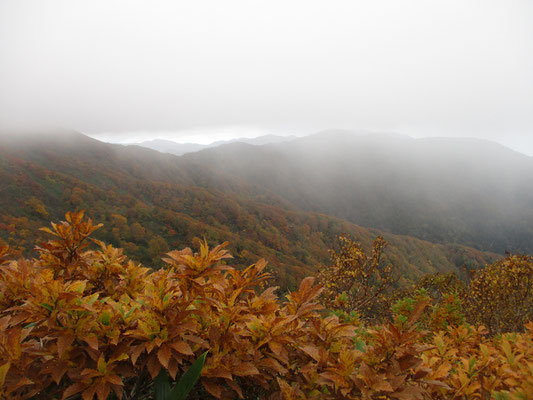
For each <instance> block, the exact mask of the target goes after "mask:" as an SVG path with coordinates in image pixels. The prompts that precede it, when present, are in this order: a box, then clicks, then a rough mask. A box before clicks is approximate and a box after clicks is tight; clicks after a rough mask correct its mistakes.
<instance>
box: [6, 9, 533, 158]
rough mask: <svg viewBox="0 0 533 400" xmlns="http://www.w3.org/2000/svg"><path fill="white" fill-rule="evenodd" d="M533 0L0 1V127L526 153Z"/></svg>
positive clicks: (121, 138) (532, 117) (129, 138)
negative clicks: (425, 142)
mask: <svg viewBox="0 0 533 400" xmlns="http://www.w3.org/2000/svg"><path fill="white" fill-rule="evenodd" d="M531 20H533V5H532V3H531V2H529V1H526V0H522V1H520V0H511V1H470V2H464V1H458V0H453V1H432V2H427V1H407V2H397V1H392V0H387V1H385V0H383V1H374V2H353V1H335V2H333V3H332V2H322V1H291V2H286V1H284V2H281V1H269V2H259V1H227V2H217V1H208V0H202V1H195V2H192V3H191V2H173V1H153V2H150V3H149V4H148V3H146V2H144V1H127V2H124V1H109V0H106V1H99V0H96V1H91V2H72V1H58V0H51V1H46V2H42V1H26V0H4V1H2V2H1V3H0V59H1V62H0V87H1V88H2V89H1V90H0V110H1V111H0V127H2V128H3V130H4V131H5V130H9V129H14V128H26V129H38V128H41V129H42V128H44V129H46V130H48V131H51V130H53V129H55V128H62V129H73V130H77V131H81V132H84V133H86V134H89V135H92V136H94V137H97V138H99V139H102V140H106V141H114V142H130V143H131V142H135V141H138V140H141V139H142V140H148V139H150V138H157V137H159V138H163V137H166V138H171V139H173V140H177V141H182V142H184V141H195V142H199V143H207V142H209V141H215V140H220V139H230V138H234V137H240V136H247V137H254V136H260V135H263V134H279V135H297V136H302V135H308V134H311V133H314V132H317V131H320V130H323V129H329V128H339V129H356V130H358V129H362V130H373V131H387V132H399V133H403V134H408V135H410V136H413V137H427V136H453V137H477V138H485V139H490V140H494V141H497V142H499V143H502V144H505V145H506V146H509V147H512V148H513V149H515V150H518V151H520V152H523V153H526V154H530V155H531V154H533V113H531V110H532V109H533V97H532V96H531V93H533V25H532V24H531Z"/></svg>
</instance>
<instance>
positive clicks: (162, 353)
mask: <svg viewBox="0 0 533 400" xmlns="http://www.w3.org/2000/svg"><path fill="white" fill-rule="evenodd" d="M171 355H172V351H171V350H170V347H169V346H167V345H163V346H161V347H160V348H159V350H158V351H157V358H158V360H159V362H160V363H161V365H162V366H163V367H165V368H166V369H168V362H169V360H170V356H171Z"/></svg>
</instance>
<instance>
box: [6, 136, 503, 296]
mask: <svg viewBox="0 0 533 400" xmlns="http://www.w3.org/2000/svg"><path fill="white" fill-rule="evenodd" d="M227 146H230V147H229V149H232V148H233V147H234V146H246V147H247V148H263V147H265V146H251V145H247V144H242V143H236V144H229V145H225V146H223V147H227ZM266 146H272V145H266ZM0 181H1V182H2V186H1V187H0V191H1V192H0V193H2V196H1V198H0V206H1V208H0V238H1V239H2V240H4V241H6V242H8V243H10V244H11V245H12V246H14V247H15V248H19V250H20V251H24V252H28V251H31V249H29V248H27V246H28V243H34V239H36V238H35V237H32V234H31V233H30V232H36V231H37V228H38V227H40V226H43V225H47V224H48V222H49V221H50V220H54V221H58V220H60V219H61V218H63V215H64V213H65V212H66V211H69V210H73V209H87V212H88V214H89V215H90V216H91V217H93V218H94V219H95V221H97V222H102V223H104V227H103V228H102V229H101V230H100V231H99V232H97V237H98V238H100V239H102V240H105V241H107V242H109V243H112V244H114V245H116V246H120V247H123V248H125V250H126V252H127V254H128V255H130V256H134V257H135V259H138V260H141V261H142V262H144V263H147V264H150V265H153V264H154V261H153V260H155V259H158V258H159V257H160V255H161V254H162V253H163V252H165V251H168V250H169V248H182V247H185V246H189V245H191V244H198V241H199V240H202V239H203V238H205V239H206V240H207V241H208V243H210V244H218V243H221V242H224V241H229V242H230V243H231V251H232V253H233V254H234V256H235V257H236V260H235V262H236V263H237V264H238V265H248V264H250V263H253V262H255V261H257V259H258V258H260V257H264V258H265V259H267V261H269V263H270V266H271V267H270V268H271V270H272V271H273V272H274V274H275V276H276V279H277V282H278V284H279V285H281V286H283V287H294V285H295V283H296V282H297V281H298V280H299V279H300V278H302V277H303V276H306V275H309V274H312V273H314V272H316V270H317V268H319V267H320V265H324V264H325V263H328V259H329V254H328V248H331V247H332V246H333V245H334V242H335V237H336V235H339V234H342V233H347V234H349V235H352V236H354V237H356V238H357V239H358V240H360V241H361V243H362V244H363V245H364V246H366V247H367V248H368V247H369V246H370V244H371V242H372V240H373V238H374V237H375V236H377V235H379V234H380V233H381V232H380V231H378V230H375V229H365V228H362V227H360V226H357V225H355V224H353V223H350V222H347V221H345V220H342V219H339V218H336V217H331V216H328V215H325V214H322V213H316V212H308V211H302V210H298V209H297V208H295V207H289V206H285V205H284V204H285V203H284V202H285V200H284V199H283V198H281V197H279V196H277V195H275V194H268V193H265V194H264V195H262V196H261V195H259V194H255V195H254V196H255V197H256V199H255V200H252V199H251V196H252V194H253V191H254V188H253V187H251V186H250V185H249V184H248V183H247V182H245V181H244V180H242V179H240V178H238V177H232V176H231V175H229V174H227V173H225V172H220V171H216V170H214V169H212V168H211V167H209V166H207V165H205V166H204V165H202V164H199V163H198V162H197V161H196V160H194V161H191V160H188V159H186V158H185V157H177V156H174V155H170V154H162V153H159V152H156V151H153V150H150V149H146V148H142V147H139V146H121V145H112V144H107V143H102V142H99V141H96V140H94V139H90V138H88V137H86V136H84V135H81V134H77V133H74V132H64V133H60V134H53V135H43V134H40V135H23V136H20V135H19V136H17V137H15V136H9V135H0ZM287 204H288V203H287ZM41 234H42V235H44V234H43V233H41ZM385 236H386V239H387V240H388V241H389V242H390V246H389V247H388V249H387V250H386V257H387V260H388V261H390V262H393V263H394V264H395V265H397V266H398V268H399V270H400V272H401V275H402V278H403V279H407V278H414V277H416V276H419V275H420V274H422V273H426V272H436V271H442V272H446V271H457V272H460V268H461V267H462V266H463V265H465V264H466V265H467V266H468V267H472V268H475V267H479V266H481V265H485V264H486V263H488V262H491V261H493V260H494V259H496V258H498V257H499V256H498V255H497V254H493V253H486V252H481V251H478V250H475V249H472V248H468V247H465V246H462V245H449V244H434V243H430V242H427V241H423V240H419V239H415V238H412V237H408V236H402V235H395V234H386V235H385ZM42 238H44V236H42V237H40V238H38V239H42ZM155 265H157V262H155Z"/></svg>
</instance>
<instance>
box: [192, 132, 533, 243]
mask: <svg viewBox="0 0 533 400" xmlns="http://www.w3.org/2000/svg"><path fill="white" fill-rule="evenodd" d="M184 159H186V160H188V161H190V162H193V163H196V164H197V165H202V166H208V167H209V168H211V169H212V170H216V171H219V172H220V173H224V174H226V175H229V176H232V177H234V178H238V179H239V180H241V181H242V182H244V183H246V184H248V185H249V186H250V187H251V188H252V189H251V190H249V192H248V193H249V194H250V198H251V199H257V198H259V197H264V196H265V195H267V194H268V195H270V196H279V197H280V198H282V199H283V200H284V201H285V202H286V203H285V206H286V207H294V208H296V209H301V210H307V211H315V212H322V213H326V214H328V215H333V216H336V217H339V218H342V219H346V220H348V221H350V222H353V223H355V224H358V225H362V226H365V227H372V228H376V229H380V230H383V231H385V232H391V233H395V234H403V235H409V236H414V237H417V238H420V239H425V240H429V241H432V242H437V243H461V244H465V245H468V246H473V247H476V248H478V249H482V250H488V251H494V252H498V253H503V252H505V251H506V250H508V251H512V252H529V253H532V252H533V186H532V185H531V182H533V158H532V157H528V156H526V155H523V154H520V153H517V152H515V151H512V150H510V149H508V148H505V147H503V146H501V145H498V144H496V143H493V142H490V141H486V140H478V139H454V138H429V139H413V138H410V137H408V136H402V135H394V134H377V133H375V134H370V133H366V134H364V133H361V132H359V133H357V134H353V133H351V132H346V131H327V132H322V133H318V134H315V135H312V136H308V137H304V138H300V139H296V140H293V141H291V142H288V143H282V144H268V145H264V146H249V145H246V144H242V143H235V144H229V145H224V146H220V147H217V148H214V149H207V150H203V151H201V152H198V153H193V154H187V155H185V156H184Z"/></svg>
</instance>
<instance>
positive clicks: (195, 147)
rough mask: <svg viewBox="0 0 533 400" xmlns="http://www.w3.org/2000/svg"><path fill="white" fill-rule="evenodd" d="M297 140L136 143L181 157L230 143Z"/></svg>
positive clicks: (266, 140) (271, 137)
mask: <svg viewBox="0 0 533 400" xmlns="http://www.w3.org/2000/svg"><path fill="white" fill-rule="evenodd" d="M294 139H297V136H278V135H264V136H259V137H256V138H238V139H231V140H219V141H217V142H213V143H211V144H199V143H178V142H174V141H172V140H165V139H154V140H148V141H145V142H141V143H135V145H137V146H142V147H147V148H149V149H152V150H157V151H159V152H161V153H170V154H175V155H177V156H181V155H183V154H187V153H193V152H196V151H200V150H204V149H209V148H212V147H218V146H221V145H224V144H229V143H247V144H251V145H255V146H260V145H264V144H269V143H283V142H289V141H291V140H294Z"/></svg>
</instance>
